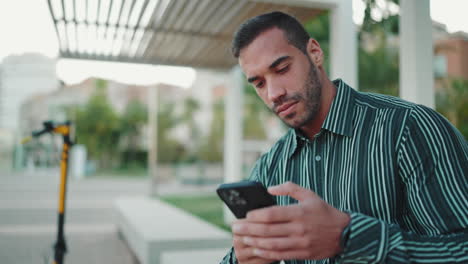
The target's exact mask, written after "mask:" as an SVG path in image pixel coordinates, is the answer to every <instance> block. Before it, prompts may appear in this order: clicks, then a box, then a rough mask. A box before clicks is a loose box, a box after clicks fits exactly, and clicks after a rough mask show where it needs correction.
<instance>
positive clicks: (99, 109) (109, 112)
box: [76, 80, 120, 168]
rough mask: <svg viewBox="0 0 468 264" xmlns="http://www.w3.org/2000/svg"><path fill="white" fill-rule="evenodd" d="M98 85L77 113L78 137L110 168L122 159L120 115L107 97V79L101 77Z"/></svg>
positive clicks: (101, 162)
mask: <svg viewBox="0 0 468 264" xmlns="http://www.w3.org/2000/svg"><path fill="white" fill-rule="evenodd" d="M95 85H96V91H95V92H94V94H93V95H92V96H91V98H90V99H89V101H88V102H87V103H86V105H84V107H83V108H81V109H78V111H77V112H76V136H77V139H78V142H79V143H80V144H84V145H85V146H86V148H87V150H88V155H89V157H90V158H91V159H95V160H97V161H98V165H99V167H100V168H109V167H110V166H111V165H112V164H113V162H114V161H116V160H117V158H118V157H117V156H118V155H115V153H116V152H117V146H118V143H119V139H120V131H119V128H120V126H119V116H118V115H117V113H116V112H115V111H114V109H113V108H112V106H111V104H110V103H109V101H108V100H107V97H106V93H105V89H106V88H107V83H106V81H104V80H97V81H96V83H95Z"/></svg>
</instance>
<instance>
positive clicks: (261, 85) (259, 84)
mask: <svg viewBox="0 0 468 264" xmlns="http://www.w3.org/2000/svg"><path fill="white" fill-rule="evenodd" d="M264 84H265V82H264V81H259V82H258V83H257V84H255V87H256V88H262V87H263V85H264Z"/></svg>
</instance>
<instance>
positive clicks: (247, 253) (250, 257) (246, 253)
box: [234, 247, 274, 264]
mask: <svg viewBox="0 0 468 264" xmlns="http://www.w3.org/2000/svg"><path fill="white" fill-rule="evenodd" d="M254 250H255V249H254V248H251V247H248V248H244V249H242V250H235V251H234V253H235V254H236V258H237V260H238V262H239V263H241V264H249V263H252V264H261V263H265V264H268V263H272V262H273V261H274V260H273V259H265V258H260V257H258V256H255V255H254V253H253V252H254Z"/></svg>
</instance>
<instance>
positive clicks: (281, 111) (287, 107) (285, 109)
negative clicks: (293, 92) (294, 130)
mask: <svg viewBox="0 0 468 264" xmlns="http://www.w3.org/2000/svg"><path fill="white" fill-rule="evenodd" d="M296 104H297V102H291V103H286V104H283V105H281V106H280V107H278V108H277V109H276V114H277V115H288V114H290V113H289V112H291V109H292V106H294V105H296Z"/></svg>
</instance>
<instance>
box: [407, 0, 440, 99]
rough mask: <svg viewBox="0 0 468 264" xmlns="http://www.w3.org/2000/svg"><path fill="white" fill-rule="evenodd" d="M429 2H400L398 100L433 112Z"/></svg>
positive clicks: (427, 0)
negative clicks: (409, 102)
mask: <svg viewBox="0 0 468 264" xmlns="http://www.w3.org/2000/svg"><path fill="white" fill-rule="evenodd" d="M432 57H433V52H432V22H431V16H430V10H429V0H420V1H414V0H402V1H400V97H401V98H403V99H405V100H408V101H411V102H415V103H418V104H423V105H426V106H428V107H432V108H434V105H435V99H434V77H433V69H432V67H433V65H432Z"/></svg>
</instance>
